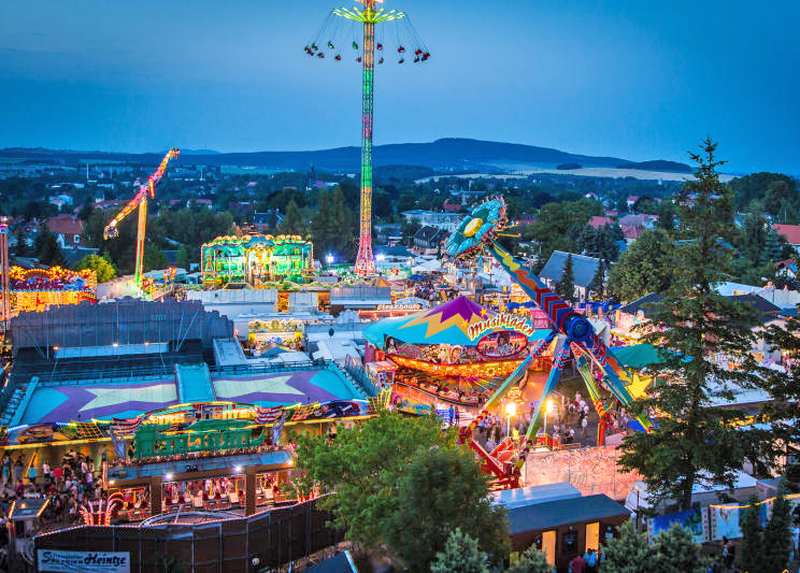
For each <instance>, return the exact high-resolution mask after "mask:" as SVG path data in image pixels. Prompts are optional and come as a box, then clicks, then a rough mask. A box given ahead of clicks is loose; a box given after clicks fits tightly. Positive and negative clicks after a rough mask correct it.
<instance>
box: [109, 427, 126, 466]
mask: <svg viewBox="0 0 800 573" xmlns="http://www.w3.org/2000/svg"><path fill="white" fill-rule="evenodd" d="M108 433H109V434H110V435H111V444H112V445H113V446H114V452H116V454H117V457H118V458H119V459H121V460H124V459H125V458H126V457H127V456H126V453H127V448H126V446H125V440H124V439H122V437H121V436H120V435H119V434H118V433H117V432H116V431H115V430H114V426H111V427H110V428H109V430H108Z"/></svg>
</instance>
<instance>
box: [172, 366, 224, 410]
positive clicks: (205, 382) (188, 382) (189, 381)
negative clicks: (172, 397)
mask: <svg viewBox="0 0 800 573" xmlns="http://www.w3.org/2000/svg"><path fill="white" fill-rule="evenodd" d="M175 385H176V386H177V388H178V402H180V403H181V404H187V403H189V402H213V401H214V400H216V396H215V395H214V386H213V385H212V384H211V373H210V372H209V371H208V365H207V364H176V365H175Z"/></svg>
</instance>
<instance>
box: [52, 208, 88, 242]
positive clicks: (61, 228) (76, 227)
mask: <svg viewBox="0 0 800 573" xmlns="http://www.w3.org/2000/svg"><path fill="white" fill-rule="evenodd" d="M45 224H46V225H47V228H48V230H49V231H50V232H51V233H61V234H62V235H67V236H70V237H71V236H72V235H80V234H81V233H82V232H83V221H81V220H80V219H78V218H77V217H76V216H75V215H70V214H69V213H62V214H61V215H56V216H55V217H50V218H49V219H47V220H46V221H45Z"/></svg>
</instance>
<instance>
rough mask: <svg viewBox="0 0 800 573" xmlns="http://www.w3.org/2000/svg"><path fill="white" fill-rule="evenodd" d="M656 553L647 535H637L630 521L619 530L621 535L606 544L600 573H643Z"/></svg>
mask: <svg viewBox="0 0 800 573" xmlns="http://www.w3.org/2000/svg"><path fill="white" fill-rule="evenodd" d="M654 553H655V550H654V548H653V547H651V546H650V545H649V544H648V543H647V535H646V534H644V533H637V532H636V527H635V526H634V524H633V522H632V521H628V522H627V523H625V524H624V525H623V526H622V527H620V528H619V535H618V536H617V537H616V538H614V539H610V540H609V541H608V543H606V545H605V548H604V549H603V559H602V561H600V573H641V571H642V570H643V569H644V567H645V564H647V563H650V561H651V560H652V558H653V555H654Z"/></svg>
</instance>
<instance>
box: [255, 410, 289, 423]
mask: <svg viewBox="0 0 800 573" xmlns="http://www.w3.org/2000/svg"><path fill="white" fill-rule="evenodd" d="M282 413H283V406H275V407H274V408H262V407H261V406H256V424H274V423H275V422H276V421H277V420H278V418H280V417H281V414H282Z"/></svg>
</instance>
